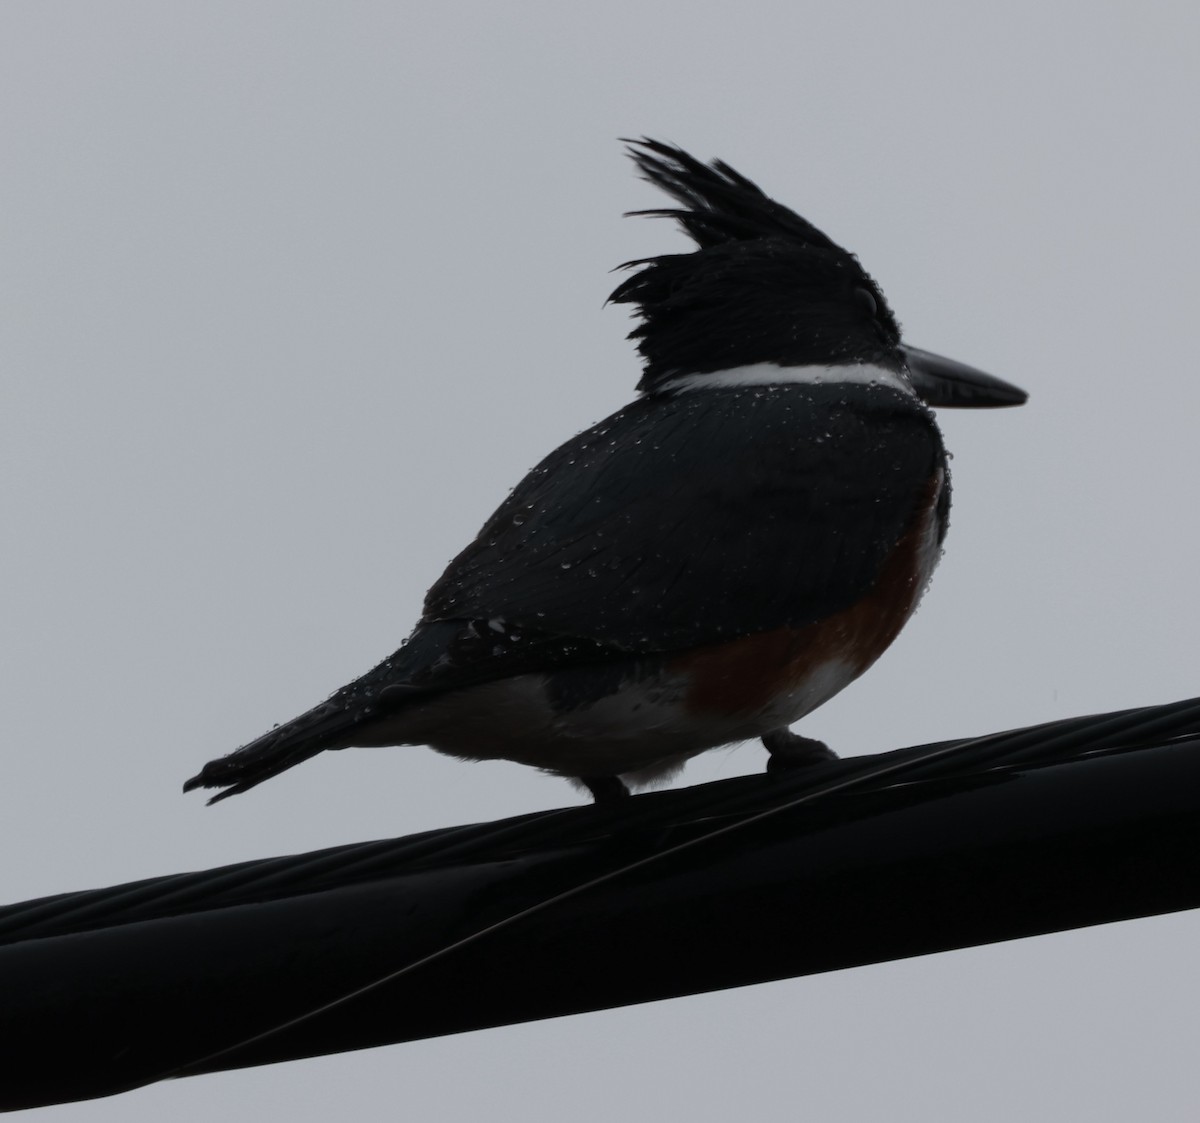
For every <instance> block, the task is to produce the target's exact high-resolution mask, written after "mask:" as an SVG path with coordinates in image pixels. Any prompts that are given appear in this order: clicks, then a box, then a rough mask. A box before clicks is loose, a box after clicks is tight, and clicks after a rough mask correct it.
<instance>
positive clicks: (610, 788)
mask: <svg viewBox="0 0 1200 1123" xmlns="http://www.w3.org/2000/svg"><path fill="white" fill-rule="evenodd" d="M579 782H580V783H581V784H582V785H583V786H584V787H585V788H587V790H588V791H589V792H591V793H592V799H594V800H595V801H596V802H597V803H615V802H616V801H618V800H621V799H628V798H629V789H628V788H627V787H626V786H625V781H624V780H622V779H621V777H620V776H580V777H579Z"/></svg>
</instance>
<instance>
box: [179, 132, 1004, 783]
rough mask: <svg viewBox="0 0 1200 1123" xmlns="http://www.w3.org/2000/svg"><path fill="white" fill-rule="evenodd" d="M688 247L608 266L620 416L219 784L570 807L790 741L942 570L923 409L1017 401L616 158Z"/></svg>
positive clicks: (783, 238) (758, 230) (780, 248)
mask: <svg viewBox="0 0 1200 1123" xmlns="http://www.w3.org/2000/svg"><path fill="white" fill-rule="evenodd" d="M629 144H630V148H629V154H630V155H631V157H632V158H633V160H634V162H635V164H636V165H637V168H638V170H639V172H640V173H641V175H642V176H643V178H645V179H646V180H648V181H649V182H650V183H652V184H654V185H656V186H657V187H660V188H662V190H663V191H665V192H666V193H667V194H668V195H670V196H671V197H672V198H673V199H674V200H675V202H676V203H677V204H678V205H677V206H676V207H673V208H668V209H662V210H651V211H640V212H635V213H639V214H649V215H663V216H666V217H670V218H673V219H675V220H676V221H677V222H678V223H679V224H680V226H682V228H683V229H684V231H685V232H686V233H687V234H689V235H690V236H691V238H692V239H693V241H695V243H696V247H697V248H696V249H695V250H693V251H692V252H690V253H682V254H666V255H663V256H661V257H653V258H646V259H643V260H639V261H633V262H629V263H628V265H627V268H632V269H635V270H636V272H634V273H633V275H632V276H630V277H628V278H627V279H626V280H625V281H624V282H623V283H622V284H621V285H619V286H618V287H617V289H616V291H615V292H614V293H613V294H612V297H611V299H612V300H613V301H614V302H616V303H618V304H629V305H632V306H633V308H634V309H635V310H636V312H637V315H638V316H639V317H640V324H639V325H638V327H637V328H636V329H635V330H634V331H633V332H632V333H631V338H634V339H636V340H637V341H638V350H639V351H640V353H641V356H642V359H643V360H644V371H643V374H642V378H641V381H640V382H639V384H638V390H639V392H640V394H639V396H638V397H637V398H636V400H634V401H633V402H632V403H631V404H630V405H628V406H626V407H625V408H624V409H622V410H619V411H618V412H617V413H614V414H613V415H612V416H611V417H608V418H606V419H605V420H604V421H601V422H600V423H599V424H597V425H594V426H593V427H592V428H591V429H589V430H587V431H586V432H584V433H581V434H580V435H579V436H577V437H574V438H572V439H571V440H569V441H568V442H567V443H566V444H564V445H562V446H561V447H560V448H558V449H556V450H555V451H554V452H552V453H550V455H549V456H547V457H546V459H544V460H543V461H542V462H541V463H540V464H538V465H537V467H535V468H534V469H533V470H532V471H531V472H530V473H529V474H528V475H527V476H526V477H525V478H524V479H523V480H522V481H521V482H520V483H519V484H518V485H517V486H516V488H515V489H514V490H513V491H512V493H511V494H510V495H509V497H508V499H507V500H505V502H504V503H502V504H501V506H500V508H499V509H498V510H497V511H496V513H495V514H494V515H492V517H491V518H490V519H488V521H487V523H486V524H485V525H484V527H483V529H482V530H481V531H480V532H479V534H478V536H477V537H476V538H475V540H474V541H473V542H472V543H471V544H470V545H469V546H467V548H466V549H465V550H463V551H462V553H460V554H459V555H458V557H456V558H455V559H454V560H453V561H452V562H451V563H450V565H449V567H448V568H447V569H446V572H445V573H444V574H443V575H442V577H441V578H440V579H439V580H438V581H437V583H436V584H435V585H434V586H433V588H432V589H430V591H429V593H428V595H427V597H426V600H425V607H424V611H423V613H422V615H421V618H420V620H419V621H418V622H417V625H416V628H415V629H414V630H413V632H412V634H411V635H410V636H409V638H408V639H407V640H406V641H405V643H404V644H403V646H401V647H400V649H399V650H398V651H396V653H395V654H394V655H392V656H390V657H389V658H388V659H385V660H384V661H383V662H382V663H381V664H380V665H379V666H378V667H376V668H375V669H374V670H372V671H370V672H368V673H367V674H365V675H363V676H362V677H361V678H359V679H357V680H355V681H354V682H352V683H350V684H349V685H348V686H345V687H343V688H342V689H341V690H339V691H337V693H335V694H334V695H333V696H332V697H330V698H329V700H328V701H326V702H322V703H321V704H320V705H318V706H316V707H315V708H313V709H311V710H309V711H308V712H307V713H304V714H302V715H301V716H300V717H297V718H295V719H293V720H292V721H289V722H286V723H285V724H283V725H281V726H278V727H277V728H275V729H273V730H271V732H269V733H266V734H264V735H263V736H262V737H260V738H258V740H256V741H252V742H250V743H249V744H248V745H246V746H245V747H244V748H241V749H239V750H237V751H236V752H234V753H232V754H230V755H229V756H226V757H223V758H221V759H218V760H214V761H211V762H210V763H209V764H206V765H205V766H204V768H203V769H202V770H201V771H200V773H199V774H198V775H197V776H194V777H193V778H192V779H190V780H189V781H188V782H187V783H186V784H185V785H184V787H185V790H188V789H191V788H197V787H205V788H221V789H224V790H222V791H221V792H220V793H219V794H218V795H216V796H214V797H213V801H214V802H215V801H216V800H219V799H223V798H225V797H226V796H230V795H234V794H236V793H238V792H244V791H246V790H247V789H249V788H252V787H254V786H255V785H256V784H259V783H261V782H262V781H263V780H266V779H269V778H270V777H272V776H275V775H278V774H279V773H280V772H283V771H284V770H285V769H288V768H291V767H292V766H293V765H296V764H299V763H300V762H301V761H304V760H307V759H308V758H309V757H312V756H315V755H316V754H317V753H319V752H322V751H324V750H325V749H344V748H349V747H351V746H373V745H421V744H423V745H428V746H430V747H431V748H434V749H437V750H438V751H440V752H443V753H447V754H449V755H451V756H455V757H460V758H464V759H470V760H488V759H496V758H500V759H505V760H512V761H517V762H519V763H522V764H528V765H532V766H534V767H536V768H540V769H543V770H545V771H547V772H552V773H556V774H558V775H561V776H564V777H568V778H570V779H573V780H576V781H578V782H580V783H582V784H583V785H585V786H586V787H587V788H588V789H589V790H590V791H591V792H592V794H593V795H594V796H595V798H596V799H598V800H599V799H604V798H609V797H615V796H620V795H624V794H627V792H628V790H629V789H628V787H627V786H626V785H627V783H629V782H632V783H634V784H638V783H645V782H649V781H654V780H658V779H662V778H664V777H666V776H669V775H670V774H672V773H673V772H674V771H676V770H677V769H678V768H679V767H681V766H682V764H683V763H684V762H685V761H686V760H687V759H688V758H689V757H692V756H694V755H696V754H697V753H700V752H703V751H704V750H705V749H710V748H713V747H715V746H718V745H726V744H730V743H733V742H737V741H744V740H747V739H750V738H762V740H763V742H764V744H765V745H766V747H767V748H768V750H770V752H771V754H772V762H773V763H783V764H791V765H795V764H803V763H806V762H808V761H815V760H821V759H824V758H827V757H829V756H832V754H831V753H830V752H829V750H828V749H827V748H826V747H825V746H824V745H823V744H821V742H819V741H813V740H810V739H808V738H804V737H800V736H798V735H797V734H794V733H792V732H790V731H789V728H788V727H789V726H790V725H791V724H792V723H793V722H795V721H797V720H798V719H799V718H802V717H804V716H805V715H806V714H808V713H810V712H811V711H812V710H814V709H815V708H816V707H817V706H819V705H821V704H822V703H823V702H825V701H827V700H828V699H829V698H831V697H832V696H833V695H834V694H836V693H837V692H838V691H840V690H841V689H842V688H843V687H845V686H846V685H847V684H848V683H850V682H852V681H853V680H854V679H855V678H857V677H858V676H859V675H860V674H862V672H863V671H865V670H866V669H867V668H868V667H869V666H870V665H871V664H872V663H874V662H875V660H876V659H877V658H878V657H879V656H880V655H881V654H882V653H883V651H884V650H885V649H886V648H887V647H888V645H889V644H890V643H891V642H892V640H894V639H895V638H896V635H897V633H898V632H899V631H900V629H901V628H902V627H903V626H904V623H905V621H906V620H908V618H909V617H910V616H911V615H912V613H913V611H914V609H915V608H916V606H917V602H918V600H919V599H920V597H921V594H922V593H923V591H924V589H925V586H926V585H927V583H928V581H929V578H930V576H931V574H932V573H933V569H934V567H935V566H936V564H937V562H938V559H939V556H940V554H941V547H942V539H943V537H944V535H945V533H946V521H947V512H948V510H949V505H950V481H949V472H948V469H947V456H946V452H945V450H944V448H943V446H942V438H941V435H940V434H939V432H938V428H937V425H936V423H935V421H934V418H933V414H932V412H931V410H930V409H929V408H928V407H929V406H1007V405H1019V404H1020V403H1021V402H1023V401H1025V394H1024V392H1023V391H1021V390H1019V389H1017V388H1016V387H1015V386H1011V385H1009V384H1008V383H1005V382H1002V381H1000V380H999V379H996V378H992V377H991V376H989V375H986V374H983V373H981V372H980V371H977V370H974V369H972V368H970V367H966V366H963V365H961V364H958V363H955V362H951V361H950V360H947V359H943V358H939V357H938V356H936V355H932V354H930V353H928V352H925V351H920V350H917V349H916V348H913V347H910V346H908V345H906V344H904V343H903V342H901V339H900V330H899V328H898V326H897V324H896V320H895V317H894V316H893V315H892V312H891V310H890V309H889V307H888V305H887V302H886V301H885V300H884V297H883V293H882V292H881V291H880V289H879V286H878V285H876V283H875V282H874V281H873V280H872V279H871V278H870V277H869V276H868V275H867V273H866V272H865V271H864V270H863V268H862V266H860V265H859V263H858V260H857V259H856V258H855V257H854V256H853V255H852V254H850V253H848V252H846V251H845V250H844V249H842V248H841V247H840V246H838V245H836V244H835V243H834V242H832V241H831V240H830V239H829V238H827V237H826V236H825V235H824V234H822V233H821V231H820V230H818V229H817V228H816V227H815V226H813V225H812V224H811V223H809V222H806V221H805V220H804V219H803V218H801V217H800V216H799V215H797V214H795V213H794V212H793V211H791V210H789V209H788V208H787V207H784V206H782V205H780V204H779V203H776V202H774V201H773V200H772V199H770V198H768V197H767V196H766V195H765V194H764V193H763V192H762V191H761V190H760V189H759V188H758V187H757V186H755V185H754V184H753V183H752V182H751V181H750V180H748V179H746V178H745V177H744V176H742V175H741V174H739V173H738V172H737V171H735V170H734V169H733V168H731V167H730V166H729V165H728V164H726V163H723V162H722V161H719V160H718V161H714V162H713V163H712V164H711V165H705V164H703V163H701V162H700V161H698V160H696V159H694V158H693V157H692V156H690V155H688V154H687V153H686V152H684V151H682V150H681V149H679V148H675V147H672V146H670V145H667V144H662V143H659V142H657V141H653V140H648V139H643V140H639V141H631V142H629Z"/></svg>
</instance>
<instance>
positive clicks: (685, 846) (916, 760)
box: [132, 733, 1008, 1088]
mask: <svg viewBox="0 0 1200 1123" xmlns="http://www.w3.org/2000/svg"><path fill="white" fill-rule="evenodd" d="M1007 735H1008V734H1007V733H988V734H986V735H984V736H982V737H975V738H973V739H971V740H967V741H953V742H950V743H949V744H942V745H939V746H938V747H937V748H934V749H931V750H929V751H928V752H926V753H921V754H919V755H917V756H915V757H909V758H908V759H907V760H902V761H889V762H887V763H885V764H881V765H879V766H877V767H875V768H870V769H865V770H864V771H862V772H859V773H856V774H855V775H853V776H847V777H844V778H842V779H840V780H830V781H829V782H828V783H825V784H821V785H819V786H817V787H816V788H812V789H810V790H809V791H807V792H804V793H803V794H802V795H799V796H796V797H795V798H793V799H789V800H787V801H786V802H784V803H781V804H779V805H777V806H775V807H769V808H767V809H766V810H765V811H759V812H757V813H756V814H753V815H750V816H748V817H747V818H744V819H738V820H736V821H735V822H732V823H727V824H725V825H724V826H721V827H717V828H715V829H713V830H711V831H707V832H705V833H704V834H702V835H698V836H697V837H695V838H691V839H687V840H686V841H684V842H680V843H677V844H676V845H674V846H669V847H667V849H666V850H660V851H658V852H657V853H654V854H649V855H647V856H646V857H644V858H638V859H637V860H636V861H633V862H629V863H628V864H626V865H624V866H620V867H618V868H617V869H615V870H609V871H608V872H607V873H603V874H599V875H598V876H596V877H593V878H590V879H589V880H587V881H584V882H581V883H580V884H578V885H574V886H572V887H571V888H570V889H564V890H562V891H561V892H559V893H555V894H553V895H552V896H550V897H547V898H545V899H544V900H542V901H538V902H537V903H536V904H533V905H529V906H527V907H526V908H523V909H520V910H519V911H517V912H515V913H512V914H511V915H510V916H506V917H503V918H501V919H500V920H497V921H494V922H493V923H491V924H488V925H486V926H485V927H483V928H480V929H479V930H478V931H476V932H472V933H471V934H470V935H467V936H463V937H461V938H460V939H458V940H454V941H453V942H451V943H449V944H446V945H445V946H443V947H440V948H438V949H437V951H432V952H430V953H429V954H428V955H423V956H421V957H420V958H419V959H415V960H413V961H412V962H411V963H408V964H405V966H403V967H399V968H397V969H396V970H395V971H389V972H388V973H387V974H386V975H382V976H380V977H379V978H378V979H373V980H372V981H371V982H369V983H364V984H363V985H362V986H359V987H355V988H354V989H353V990H349V991H347V992H346V993H345V994H342V995H339V996H338V997H337V998H334V999H331V1000H330V1001H328V1002H324V1003H322V1004H321V1005H320V1006H315V1007H313V1008H312V1009H311V1010H306V1011H305V1012H304V1013H303V1014H297V1015H296V1016H295V1017H294V1018H288V1019H287V1020H286V1021H282V1022H279V1023H278V1024H276V1025H274V1026H271V1027H270V1028H269V1029H265V1030H262V1031H261V1032H260V1033H256V1034H253V1035H251V1036H250V1037H246V1038H243V1039H242V1040H241V1041H237V1042H235V1043H234V1044H233V1045H227V1046H225V1047H223V1048H221V1049H217V1050H216V1051H215V1052H212V1053H208V1054H206V1055H205V1056H203V1057H200V1058H198V1059H197V1060H194V1061H189V1062H187V1063H186V1064H183V1065H180V1066H178V1067H177V1068H173V1069H170V1070H168V1071H167V1072H163V1073H160V1074H159V1075H157V1076H152V1077H150V1078H149V1079H147V1080H144V1081H140V1082H139V1083H138V1084H136V1085H133V1086H132V1087H138V1088H140V1087H145V1086H146V1085H147V1084H154V1083H156V1082H158V1081H159V1080H171V1079H174V1078H176V1077H179V1076H186V1075H188V1074H189V1073H191V1072H194V1071H196V1070H197V1069H200V1068H201V1067H203V1066H205V1065H208V1064H209V1063H210V1062H211V1061H215V1060H217V1059H218V1058H220V1057H225V1056H228V1055H229V1054H230V1053H236V1052H238V1051H239V1050H241V1049H245V1048H248V1047H249V1046H251V1045H256V1044H258V1042H260V1041H265V1040H266V1039H267V1038H270V1037H274V1036H276V1035H277V1034H280V1033H284V1032H286V1031H287V1030H289V1029H292V1028H294V1027H295V1026H298V1025H302V1024H303V1023H305V1022H308V1021H311V1020H312V1019H313V1018H317V1017H320V1016H321V1015H322V1014H325V1013H328V1012H329V1011H330V1010H335V1009H337V1008H338V1007H339V1006H344V1005H346V1004H347V1003H348V1002H353V1001H354V1000H355V999H356V998H360V997H362V996H363V995H364V994H369V993H370V992H371V991H373V990H378V989H379V988H380V987H383V986H387V985H388V984H389V983H392V982H395V981H396V980H397V979H399V978H402V977H403V976H404V975H407V974H410V973H412V972H413V971H416V970H418V969H419V968H421V967H426V966H428V965H429V964H430V963H435V962H436V961H437V960H439V959H443V958H445V957H446V956H448V955H451V954H452V953H454V952H456V951H458V950H459V949H461V948H464V947H467V946H469V945H470V944H473V943H476V942H477V941H479V940H482V939H484V938H485V937H486V936H489V935H491V934H492V933H493V932H498V931H501V930H502V929H504V928H508V927H510V926H511V925H513V924H516V923H518V922H519V921H522V920H525V919H526V918H528V917H530V916H535V915H536V914H538V913H540V912H544V911H545V910H546V909H549V908H552V907H553V906H555V905H558V904H561V903H562V902H563V901H568V900H570V899H571V898H573V897H578V896H579V895H581V894H582V893H586V892H587V891H589V890H591V889H595V888H596V887H597V886H599V885H605V884H607V883H608V882H610V881H615V880H616V879H617V878H619V877H624V876H625V875H626V874H629V873H633V872H634V871H636V870H640V869H644V868H646V867H647V866H650V865H653V864H654V863H655V862H660V861H662V860H663V859H665V858H669V857H671V856H672V855H675V854H679V853H682V852H683V851H685V850H690V849H692V848H694V847H696V846H699V845H701V844H702V843H706V842H711V841H712V840H713V839H715V838H720V837H722V836H724V835H728V834H732V833H733V832H734V831H739V830H742V829H743V828H745V827H749V826H752V825H753V824H755V823H760V822H762V821H763V820H765V819H769V818H771V817H772V816H774V815H778V814H781V813H782V812H784V811H788V810H791V809H792V808H794V807H799V806H801V805H803V804H805V803H810V802H812V801H813V800H815V799H818V798H820V797H822V796H829V795H833V794H834V793H836V792H842V791H846V790H847V789H848V788H853V787H858V786H859V785H861V784H863V783H865V782H867V781H868V780H878V779H880V778H881V777H884V776H894V775H897V774H898V773H901V772H905V771H907V770H909V769H911V768H915V767H916V766H917V765H922V764H929V763H931V762H933V761H935V760H940V759H942V758H943V757H946V756H949V755H951V754H952V753H958V752H965V751H966V750H969V749H974V748H979V747H981V746H986V745H988V744H990V743H993V742H995V741H997V740H999V739H1000V738H1002V737H1004V736H1007Z"/></svg>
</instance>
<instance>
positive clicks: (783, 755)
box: [762, 728, 838, 772]
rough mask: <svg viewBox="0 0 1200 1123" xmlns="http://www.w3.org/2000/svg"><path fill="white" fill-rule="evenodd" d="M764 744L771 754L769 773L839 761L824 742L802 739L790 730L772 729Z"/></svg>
mask: <svg viewBox="0 0 1200 1123" xmlns="http://www.w3.org/2000/svg"><path fill="white" fill-rule="evenodd" d="M762 743H763V744H764V745H765V746H766V749H767V752H769V753H770V754H771V756H770V758H769V759H768V760H767V771H768V772H785V771H788V770H790V769H793V768H808V767H810V766H811V765H814V764H824V763H825V762H826V761H827V760H837V758H838V755H837V753H835V752H834V751H833V750H832V749H831V748H830V747H829V746H828V745H827V744H825V742H824V741H816V740H814V739H813V738H812V737H801V736H800V734H799V733H793V732H792V731H791V730H790V729H787V728H784V729H772V730H771V732H770V733H765V734H764V735H763V739H762Z"/></svg>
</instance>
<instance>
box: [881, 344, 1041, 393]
mask: <svg viewBox="0 0 1200 1123" xmlns="http://www.w3.org/2000/svg"><path fill="white" fill-rule="evenodd" d="M900 350H901V352H902V353H903V354H904V361H905V362H906V363H907V364H908V377H909V379H910V380H911V381H912V386H913V389H914V390H915V391H916V392H917V397H919V398H920V399H921V400H922V401H923V402H925V403H927V404H928V405H931V406H945V407H954V408H958V409H996V408H997V407H999V406H1019V405H1024V403H1025V402H1026V400H1027V399H1028V398H1029V395H1028V394H1026V393H1025V391H1024V390H1021V389H1019V388H1018V387H1016V386H1014V385H1013V384H1012V383H1011V382H1005V381H1003V380H1002V379H999V378H994V377H993V376H992V375H990V374H984V373H983V371H981V370H976V369H975V368H974V367H969V366H967V365H966V364H965V363H956V362H955V361H954V360H953V359H943V358H942V356H941V355H935V354H933V352H931V351H922V350H921V349H920V348H919V347H909V346H908V344H907V343H905V344H901V346H900Z"/></svg>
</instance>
